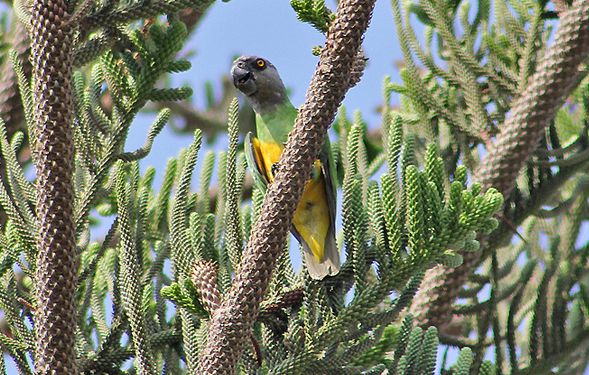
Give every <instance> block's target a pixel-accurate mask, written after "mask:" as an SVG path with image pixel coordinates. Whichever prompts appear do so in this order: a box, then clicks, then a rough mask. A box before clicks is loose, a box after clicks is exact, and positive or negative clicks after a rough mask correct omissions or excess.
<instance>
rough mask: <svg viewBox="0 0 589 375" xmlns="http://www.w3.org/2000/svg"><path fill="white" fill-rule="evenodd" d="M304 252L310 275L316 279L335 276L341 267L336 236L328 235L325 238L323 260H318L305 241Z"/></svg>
mask: <svg viewBox="0 0 589 375" xmlns="http://www.w3.org/2000/svg"><path fill="white" fill-rule="evenodd" d="M302 244H303V254H305V265H306V266H307V270H308V271H309V276H311V278H312V279H315V280H322V279H323V278H325V276H335V275H337V273H338V272H339V269H340V259H339V251H338V249H337V244H336V242H335V237H332V236H328V237H327V238H326V240H325V252H324V255H323V261H322V262H318V261H317V258H315V256H314V255H313V252H312V251H311V249H310V248H309V246H308V245H307V244H306V243H305V242H304V241H303V242H302Z"/></svg>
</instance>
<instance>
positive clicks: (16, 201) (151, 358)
mask: <svg viewBox="0 0 589 375" xmlns="http://www.w3.org/2000/svg"><path fill="white" fill-rule="evenodd" d="M244 1H246V0H244ZM378 1H380V0H378ZM374 3H375V0H340V1H339V2H338V4H337V7H336V8H334V9H330V8H329V3H328V4H326V2H325V1H324V0H291V6H292V16H293V17H295V16H296V17H298V19H299V20H300V21H301V22H304V23H307V24H309V27H313V28H315V29H316V30H317V32H320V33H322V34H324V37H325V42H324V43H323V45H322V46H320V47H314V48H312V49H311V46H310V51H309V52H313V53H314V54H315V55H316V57H315V58H317V59H318V60H317V61H318V64H317V69H316V72H315V74H314V76H313V79H312V81H311V83H310V85H309V88H308V91H307V96H306V101H305V103H304V104H303V105H302V107H301V108H300V110H299V115H298V118H297V120H296V123H295V128H294V130H293V132H292V133H291V135H290V137H289V141H288V143H287V145H286V149H285V151H284V155H283V156H284V157H283V158H282V159H281V161H280V163H279V165H278V169H277V174H276V179H275V180H274V181H273V183H272V184H270V186H269V188H268V190H267V191H262V190H261V189H259V188H258V187H256V186H253V185H252V184H251V182H250V178H249V177H248V172H247V170H246V162H245V156H244V153H243V143H242V141H243V134H244V133H245V132H246V131H247V130H248V129H251V128H252V126H253V124H252V116H251V109H250V108H248V107H247V105H245V104H242V105H240V104H239V102H238V101H237V99H235V91H233V89H232V88H231V85H230V84H229V82H227V80H226V78H224V81H223V83H222V87H223V92H222V94H221V97H220V99H219V98H215V96H214V95H213V94H212V93H211V89H210V87H209V88H208V89H207V90H208V92H209V100H208V103H207V106H206V107H205V108H195V107H193V106H192V105H191V104H190V102H189V101H188V100H187V99H188V98H189V97H190V96H191V95H192V88H190V87H176V86H172V85H170V84H169V83H168V82H169V79H168V78H169V77H171V76H172V75H173V74H175V73H177V72H183V71H188V70H190V69H193V67H191V64H190V62H189V61H188V60H186V59H184V58H181V57H180V56H182V54H181V53H180V52H181V51H182V50H183V49H184V48H185V46H186V42H187V40H188V39H189V38H190V37H191V35H192V32H193V30H194V29H195V27H196V25H197V24H198V23H199V22H206V10H207V9H208V8H209V7H210V6H211V5H212V4H213V1H212V0H151V1H149V2H145V1H127V2H119V1H102V0H100V1H99V0H96V1H95V0H84V1H74V0H68V1H66V0H57V1H53V0H52V1H48V0H32V1H31V2H26V1H14V2H12V3H11V4H9V5H7V6H8V7H9V8H10V11H9V12H8V13H7V14H8V16H9V19H8V18H6V19H5V21H8V22H3V23H1V24H0V28H1V29H0V74H1V76H0V161H1V163H0V167H1V172H2V173H1V174H0V213H1V215H0V311H1V313H0V318H1V319H2V322H1V323H2V324H0V347H1V348H2V350H3V353H4V355H3V356H2V357H0V367H1V368H2V369H3V370H4V371H7V369H16V370H17V371H18V372H19V373H23V374H32V373H39V374H77V373H84V374H85V373H88V374H111V373H112V374H118V373H140V374H156V373H162V374H182V373H186V374H233V373H239V374H309V373H317V374H431V373H434V372H439V373H448V374H501V373H530V374H531V373H534V374H535V373H539V374H542V373H546V374H548V373H563V374H569V373H571V374H573V373H581V372H582V371H583V370H584V369H585V367H586V366H587V362H588V361H589V330H588V329H587V328H586V326H585V324H586V321H587V314H589V278H588V277H587V270H588V269H589V266H588V265H587V259H588V258H589V245H588V242H587V236H586V234H585V233H584V232H586V219H587V212H588V205H587V199H588V195H589V193H588V192H589V189H588V186H589V185H588V181H589V177H588V171H587V168H588V166H589V161H588V160H589V150H588V147H589V146H588V142H587V136H588V133H587V132H588V126H587V123H588V120H587V118H588V113H589V79H588V78H587V73H588V69H587V61H588V54H589V3H588V2H586V1H583V0H560V1H557V0H553V1H548V0H537V1H536V0H535V1H531V0H493V1H491V0H479V1H474V0H470V1H469V0H455V1H443V0H404V1H401V0H392V15H391V22H394V23H395V25H396V36H395V35H391V36H390V37H391V40H396V41H397V42H398V45H399V47H400V49H401V51H402V53H403V56H404V60H403V64H401V65H402V70H401V81H400V82H393V81H392V80H391V79H390V78H388V77H383V88H382V89H381V90H377V89H375V91H374V95H375V97H379V98H381V101H382V105H381V106H380V108H379V111H380V115H381V119H380V122H379V123H378V124H367V123H366V122H365V121H364V119H363V117H362V114H361V113H359V112H355V113H354V115H353V116H350V115H348V112H347V111H346V109H345V108H343V107H341V101H342V99H343V97H344V95H345V93H346V91H347V90H348V89H350V88H351V87H352V86H354V85H355V84H357V83H358V82H359V81H360V80H361V78H362V74H363V71H364V69H365V67H366V61H367V58H370V56H367V55H366V53H365V51H364V50H363V49H362V47H361V44H362V40H363V35H364V33H365V31H366V29H367V27H369V24H370V19H371V13H372V9H373V7H374ZM417 27H419V28H421V29H423V30H424V33H423V36H421V35H418V33H417V32H416V28H417ZM229 63H230V62H228V66H229ZM397 99H398V101H399V105H398V106H394V105H393V100H397ZM147 112H151V113H154V112H155V114H156V115H155V119H154V121H153V123H152V124H151V126H150V128H149V130H148V131H147V132H146V134H145V142H144V144H143V146H141V147H140V148H138V149H136V150H128V149H126V148H125V141H126V139H127V136H128V134H129V130H130V127H131V126H134V125H133V122H134V119H135V118H136V117H137V116H138V115H139V114H140V113H147ZM173 118H184V119H185V120H187V121H186V124H187V125H186V126H185V127H184V128H181V129H178V131H179V133H181V134H178V136H185V137H186V136H189V137H192V138H191V139H192V140H193V141H192V143H191V145H190V146H189V147H188V148H186V149H183V150H180V151H179V152H178V155H177V156H175V157H174V158H172V159H170V160H169V161H168V163H167V166H166V168H165V170H157V171H156V169H155V168H153V167H148V168H146V169H142V168H140V162H142V159H144V158H145V157H146V156H147V155H149V154H150V152H151V148H152V145H153V144H154V142H157V141H158V139H157V137H158V135H159V134H160V132H161V131H162V129H163V128H164V127H166V126H168V123H169V122H170V121H171V119H173ZM329 127H332V129H333V132H332V133H333V134H332V137H331V138H332V139H331V141H332V148H333V157H334V159H335V160H336V164H337V171H338V173H337V174H338V179H339V181H338V185H339V189H341V192H342V194H341V195H342V197H343V202H342V203H341V206H342V228H339V236H338V243H339V246H340V248H341V252H342V253H343V254H345V257H344V259H345V261H344V262H343V264H342V266H341V270H340V272H339V274H337V275H336V276H330V277H327V278H325V279H323V280H314V279H312V278H310V277H309V275H308V274H307V273H306V272H305V271H304V270H303V271H302V272H295V270H294V269H293V267H292V264H291V261H290V259H289V252H288V247H289V243H288V239H287V234H288V232H289V230H290V223H291V219H292V214H293V212H294V210H295V208H296V205H297V202H298V199H299V198H300V195H301V193H302V189H303V186H304V184H305V182H306V179H307V176H308V174H309V171H310V169H311V166H312V163H313V162H314V160H315V159H316V158H317V155H318V152H319V149H320V147H321V144H322V142H323V139H324V137H326V133H327V130H328V128H329ZM182 133H183V134H182ZM216 138H226V139H227V144H228V147H227V150H226V151H223V152H219V153H215V152H213V151H210V150H207V148H208V146H209V145H210V143H211V142H213V141H214V140H215V139H216ZM197 165H198V166H199V167H198V168H196V166H197ZM30 166H33V167H34V173H33V174H31V173H28V170H27V168H30ZM156 175H160V176H163V178H162V182H161V183H158V184H156V183H155V182H154V181H155V177H156ZM213 176H215V177H213ZM197 178H198V180H199V187H198V188H197V189H193V187H192V182H193V181H194V180H195V179H197ZM99 224H100V225H99ZM105 226H106V227H107V229H106V231H105V232H104V234H103V236H102V238H101V239H100V240H94V238H96V237H97V236H96V233H97V231H99V230H100V229H99V228H100V227H105ZM453 348H458V350H459V351H457V352H456V353H457V354H456V355H454V356H452V355H451V354H449V353H452V351H453V350H454V349H453ZM439 357H441V358H442V360H440V361H438V358H439Z"/></svg>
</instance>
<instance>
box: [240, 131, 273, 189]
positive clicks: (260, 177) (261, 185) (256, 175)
mask: <svg viewBox="0 0 589 375" xmlns="http://www.w3.org/2000/svg"><path fill="white" fill-rule="evenodd" d="M252 138H253V135H252V132H248V133H247V134H246V136H245V140H244V142H243V143H244V146H245V160H246V161H247V165H248V167H249V169H250V171H251V173H252V178H253V179H254V185H255V186H256V187H257V188H258V189H260V190H261V191H262V193H265V192H266V187H267V186H268V180H267V179H266V176H265V175H264V173H263V172H262V170H261V169H260V165H258V159H257V158H256V150H255V146H254V142H253V139H252Z"/></svg>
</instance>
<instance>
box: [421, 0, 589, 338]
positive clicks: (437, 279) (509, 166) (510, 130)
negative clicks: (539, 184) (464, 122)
mask: <svg viewBox="0 0 589 375" xmlns="http://www.w3.org/2000/svg"><path fill="white" fill-rule="evenodd" d="M547 51H548V52H547V54H546V55H545V56H544V58H543V60H542V62H541V63H540V64H539V65H538V68H537V71H536V73H535V74H534V75H533V76H532V77H531V78H530V80H529V85H528V86H527V87H526V89H525V91H524V92H523V93H522V94H521V96H520V97H519V98H518V99H517V100H516V101H515V103H514V105H513V109H512V111H511V116H510V117H509V118H508V119H507V120H506V122H505V124H504V125H503V126H502V127H501V132H500V133H499V134H498V136H497V139H496V141H495V143H494V144H493V147H492V148H491V149H490V150H489V153H488V155H487V157H486V158H485V160H484V161H483V162H482V163H481V164H480V168H479V170H478V171H477V172H476V173H475V178H474V180H475V181H479V182H480V183H481V184H482V185H483V186H484V187H486V188H489V187H491V186H493V187H495V188H497V189H498V190H499V191H501V192H502V193H503V194H504V196H505V197H507V196H509V194H510V193H511V191H512V189H513V188H514V186H515V181H516V179H517V176H518V173H519V171H520V169H521V168H522V167H523V166H524V165H525V163H526V161H527V160H528V159H529V158H530V156H531V155H532V153H533V152H534V150H535V149H536V148H537V146H538V142H539V141H540V139H541V137H542V134H543V132H544V129H545V128H546V126H548V125H549V124H550V122H551V121H552V119H553V118H554V116H555V114H556V112H557V110H558V109H559V108H560V107H561V106H562V105H563V103H564V101H565V99H566V98H567V97H568V96H569V95H570V94H571V92H572V91H573V89H574V88H575V83H577V82H578V79H579V74H581V73H580V70H579V65H580V64H581V63H582V62H583V61H584V60H585V59H586V58H587V56H588V55H589V2H587V1H585V0H576V1H575V2H574V3H573V4H572V6H571V7H570V8H569V9H568V10H566V11H565V12H563V13H562V14H561V19H560V25H559V29H558V32H557V35H556V38H555V41H554V44H553V46H552V47H551V48H549V49H548V50H547ZM482 253H483V252H482V251H480V252H476V253H472V252H471V253H463V254H462V255H463V257H464V263H463V264H462V265H461V266H460V267H457V268H453V269H449V268H447V267H443V266H438V267H435V268H433V269H431V270H430V271H428V272H427V274H426V277H425V279H424V281H423V283H422V286H421V289H420V292H419V293H418V295H417V296H416V299H415V302H414V304H413V306H412V309H411V310H412V313H413V314H414V315H415V316H416V317H417V320H418V322H419V323H420V324H421V325H423V326H429V325H435V326H438V327H441V326H443V325H445V324H447V323H448V322H449V321H450V319H451V310H452V305H453V303H454V301H455V299H456V297H457V295H458V292H459V291H460V290H461V289H462V286H463V285H464V283H465V282H466V280H467V278H468V276H469V275H470V274H471V273H472V272H473V271H474V269H475V266H476V264H478V262H479V261H480V260H481V259H480V257H481V254H482Z"/></svg>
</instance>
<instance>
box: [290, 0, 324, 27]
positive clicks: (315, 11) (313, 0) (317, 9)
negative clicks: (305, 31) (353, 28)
mask: <svg viewBox="0 0 589 375" xmlns="http://www.w3.org/2000/svg"><path fill="white" fill-rule="evenodd" d="M290 5H291V6H292V8H293V9H294V11H295V12H296V14H297V17H298V19H299V20H301V21H302V22H307V23H309V24H311V25H312V26H313V27H314V28H316V29H317V30H319V31H320V32H322V33H326V32H327V29H328V28H329V25H330V24H331V21H332V20H333V17H334V15H333V13H331V11H330V10H329V9H328V8H327V6H326V5H325V0H291V2H290Z"/></svg>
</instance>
